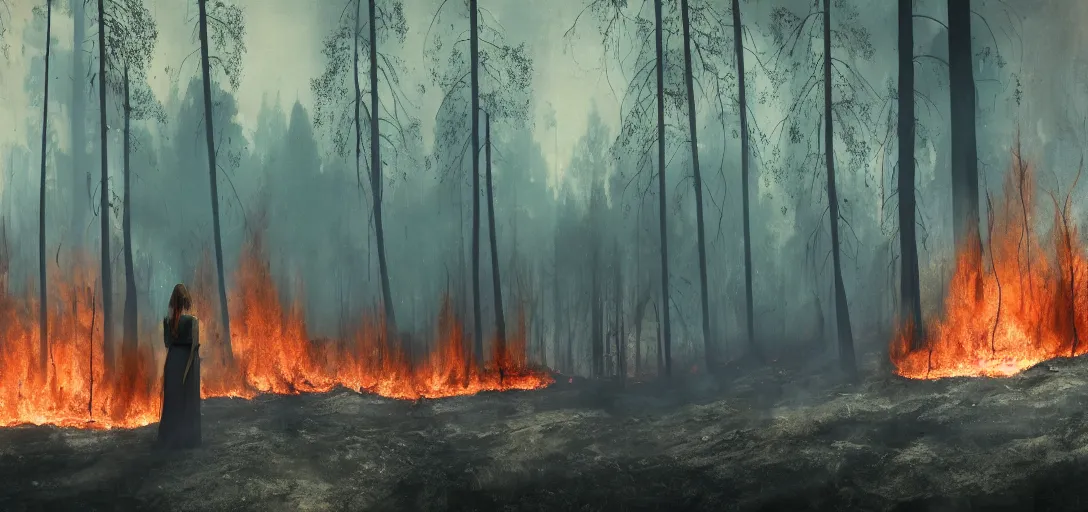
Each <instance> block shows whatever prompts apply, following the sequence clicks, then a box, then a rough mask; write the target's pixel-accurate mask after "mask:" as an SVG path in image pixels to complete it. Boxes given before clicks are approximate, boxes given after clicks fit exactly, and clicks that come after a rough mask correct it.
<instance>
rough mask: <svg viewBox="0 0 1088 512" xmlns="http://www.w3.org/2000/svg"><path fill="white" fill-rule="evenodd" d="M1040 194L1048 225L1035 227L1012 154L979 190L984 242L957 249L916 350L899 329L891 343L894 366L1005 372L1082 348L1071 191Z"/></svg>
mask: <svg viewBox="0 0 1088 512" xmlns="http://www.w3.org/2000/svg"><path fill="white" fill-rule="evenodd" d="M1079 177H1080V175H1079V174H1078V179H1079ZM1072 185H1073V187H1075V185H1076V181H1074V183H1073V184H1072ZM1049 195H1050V198H1051V199H1052V202H1053V205H1054V207H1055V214H1054V221H1053V226H1052V228H1051V230H1050V232H1049V233H1046V234H1039V233H1036V232H1035V231H1034V230H1033V229H1034V227H1035V226H1034V224H1033V222H1032V212H1033V207H1034V205H1035V203H1034V199H1035V182H1034V172H1033V169H1032V168H1031V166H1030V165H1028V164H1027V163H1025V162H1023V161H1021V160H1020V159H1019V158H1016V157H1014V165H1013V166H1012V168H1011V169H1010V171H1009V173H1008V174H1007V175H1006V178H1005V183H1004V190H1003V197H1001V198H987V204H988V205H989V208H988V210H989V212H990V213H989V214H988V218H987V222H986V226H987V232H988V236H987V237H986V238H988V240H986V241H985V242H984V244H985V247H984V248H982V252H981V254H980V253H979V249H978V248H975V249H974V250H961V251H959V253H958V254H957V259H956V266H955V271H954V273H953V275H952V278H951V280H950V282H949V289H948V292H947V295H946V297H945V301H944V311H943V318H939V319H932V320H931V321H930V322H929V324H928V326H927V328H926V331H925V337H924V340H925V342H924V345H925V346H924V348H922V349H920V350H914V351H912V350H911V347H910V340H911V334H912V333H911V331H910V328H909V327H907V328H903V329H901V330H900V332H899V333H898V334H897V336H896V337H895V339H894V340H893V341H892V344H891V347H890V355H891V359H892V362H893V364H894V365H895V369H896V370H895V371H896V373H897V374H899V375H901V376H904V377H908V378H912V379H939V378H944V377H957V376H990V377H1001V376H1010V375H1014V374H1016V373H1018V372H1020V371H1022V370H1025V369H1027V368H1029V367H1031V366H1033V365H1035V364H1038V363H1039V362H1042V361H1045V360H1048V359H1053V358H1057V357H1071V356H1075V355H1080V354H1083V353H1084V352H1085V351H1086V348H1088V347H1086V345H1085V343H1084V341H1083V340H1080V339H1079V338H1080V337H1081V336H1085V335H1088V316H1086V315H1085V314H1086V313H1088V287H1086V285H1088V259H1086V258H1085V252H1084V249H1083V248H1082V247H1080V246H1079V244H1078V242H1077V240H1078V239H1077V232H1076V228H1075V226H1074V225H1073V221H1072V219H1070V215H1071V212H1070V209H1071V194H1070V195H1066V196H1065V197H1059V196H1057V195H1056V194H1055V193H1050V194H1049ZM1048 244H1049V247H1047V245H1048ZM1047 249H1049V250H1047ZM980 262H981V265H980Z"/></svg>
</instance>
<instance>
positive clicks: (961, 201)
mask: <svg viewBox="0 0 1088 512" xmlns="http://www.w3.org/2000/svg"><path fill="white" fill-rule="evenodd" d="M971 16H972V13H971V0H948V67H949V72H948V82H949V83H948V92H949V101H950V106H951V112H950V114H951V115H950V118H951V122H952V127H951V129H952V130H951V139H952V162H951V164H952V167H951V169H952V219H953V226H952V233H953V237H954V240H955V243H956V247H957V248H958V249H962V248H963V247H965V244H968V243H971V244H974V245H976V246H977V247H978V249H981V247H982V240H981V238H980V236H981V234H980V233H979V208H978V199H979V192H978V144H977V141H976V140H975V114H976V111H977V110H976V104H975V78H974V66H975V59H974V55H973V54H972V50H971V48H972V45H971ZM976 252H977V254H978V257H979V258H981V257H982V252H981V250H978V251H976ZM977 264H978V265H981V264H982V262H981V259H980V260H979V261H978V262H977Z"/></svg>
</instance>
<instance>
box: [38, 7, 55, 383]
mask: <svg viewBox="0 0 1088 512" xmlns="http://www.w3.org/2000/svg"><path fill="white" fill-rule="evenodd" d="M52 37H53V2H52V0H45V74H44V77H43V78H44V82H45V92H44V94H45V99H44V100H43V101H42V161H41V165H42V168H41V173H40V183H39V185H38V356H39V360H38V364H39V369H40V370H41V375H45V374H46V370H47V369H48V363H49V315H48V312H49V306H48V296H49V288H48V283H47V281H46V263H45V261H46V259H45V167H46V166H45V162H46V160H45V156H46V148H47V144H46V142H47V136H48V133H49V50H50V49H51V48H52V46H53V45H52V41H51V39H52Z"/></svg>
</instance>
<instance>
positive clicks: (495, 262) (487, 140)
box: [484, 112, 506, 380]
mask: <svg viewBox="0 0 1088 512" xmlns="http://www.w3.org/2000/svg"><path fill="white" fill-rule="evenodd" d="M484 147H485V153H486V155H487V161H486V166H485V171H484V173H485V175H486V176H485V181H486V187H487V232H488V238H489V239H490V241H491V244H490V245H491V275H492V276H493V278H492V279H491V288H492V295H493V298H494V300H495V329H496V330H497V336H498V342H499V345H498V347H497V349H498V354H497V356H498V357H499V360H500V361H504V360H505V356H506V317H504V316H503V312H502V279H500V277H499V242H498V237H497V236H496V234H495V193H494V190H495V187H494V186H493V180H492V179H491V115H490V114H488V113H486V112H485V113H484ZM499 379H500V380H501V379H502V366H501V365H500V366H499Z"/></svg>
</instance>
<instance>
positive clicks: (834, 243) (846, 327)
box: [824, 0, 858, 380]
mask: <svg viewBox="0 0 1088 512" xmlns="http://www.w3.org/2000/svg"><path fill="white" fill-rule="evenodd" d="M831 107H832V96H831V0H824V151H825V153H826V154H825V155H824V158H825V159H826V161H827V202H828V206H829V210H830V215H831V262H832V265H833V266H834V274H835V276H834V279H835V320H836V322H835V323H836V327H837V329H836V331H838V334H839V359H840V362H841V363H842V368H843V371H844V372H846V375H847V376H848V377H849V378H850V379H851V380H857V374H858V369H857V361H856V360H855V359H854V335H853V332H852V331H851V328H850V311H849V310H848V309H847V304H846V287H845V286H844V285H843V282H842V265H841V263H840V260H841V258H840V256H839V196H838V192H837V190H836V189H835V137H834V134H835V132H834V126H833V120H832V119H833V118H832V112H831Z"/></svg>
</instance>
